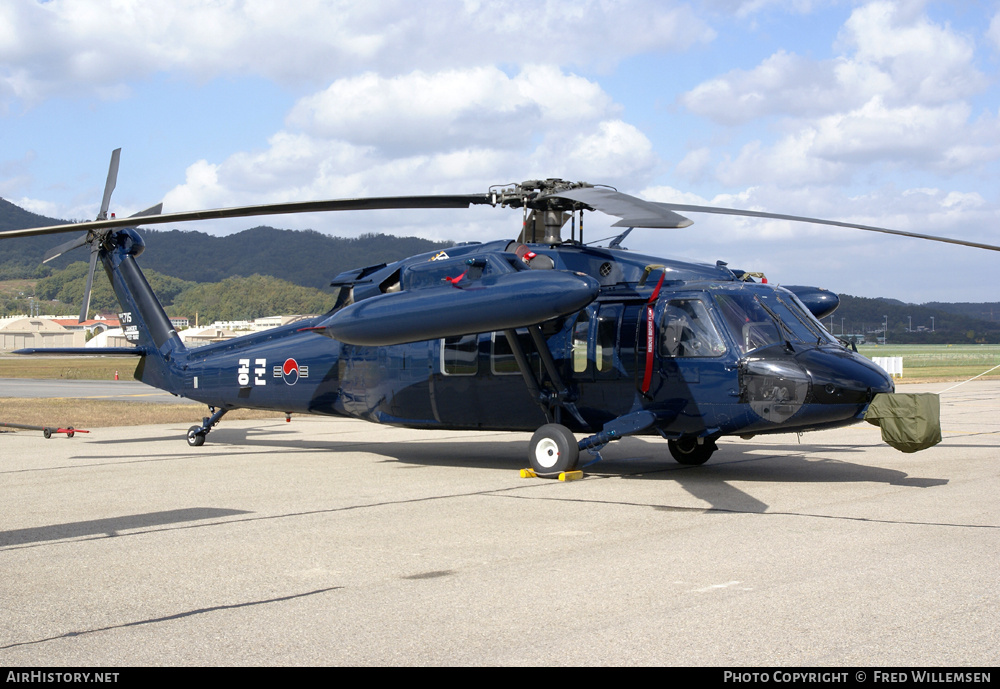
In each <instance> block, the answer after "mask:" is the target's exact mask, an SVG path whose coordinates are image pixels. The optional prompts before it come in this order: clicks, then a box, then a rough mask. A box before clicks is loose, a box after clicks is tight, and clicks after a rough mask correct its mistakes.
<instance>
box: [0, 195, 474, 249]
mask: <svg viewBox="0 0 1000 689" xmlns="http://www.w3.org/2000/svg"><path fill="white" fill-rule="evenodd" d="M472 205H492V200H491V197H490V195H489V194H466V195H452V196H383V197H373V198H367V199H330V200H327V201H300V202H293V203H270V204H264V205H260V206H236V207H234V208H217V209H214V210H206V211H184V212H181V213H166V214H164V215H153V216H141V217H140V218H139V221H138V222H137V221H136V217H135V216H133V217H130V218H114V219H111V220H94V221H90V222H81V223H71V224H66V225H49V226H48V227H29V228H25V229H23V230H7V231H4V232H0V239H3V238H6V237H31V236H34V235H42V234H57V233H59V232H75V231H78V230H108V229H114V228H117V227H136V226H139V225H164V224H167V223H172V222H189V221H192V220H220V219H223V218H245V217H252V216H255V215H284V214H290V213H316V212H327V211H367V210H416V209H422V208H468V207H469V206H472Z"/></svg>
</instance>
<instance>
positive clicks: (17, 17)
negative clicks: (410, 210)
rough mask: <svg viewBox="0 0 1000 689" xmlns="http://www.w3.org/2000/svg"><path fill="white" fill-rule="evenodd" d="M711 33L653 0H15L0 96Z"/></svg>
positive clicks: (389, 65)
mask: <svg viewBox="0 0 1000 689" xmlns="http://www.w3.org/2000/svg"><path fill="white" fill-rule="evenodd" d="M713 37H714V32H713V31H712V30H711V29H710V28H709V27H708V26H707V25H706V24H705V22H703V21H702V20H701V19H700V18H699V17H698V16H697V15H696V14H695V12H694V11H693V10H692V9H691V8H690V7H689V6H687V5H686V4H682V3H671V2H668V3H664V2H658V1H654V0H620V1H619V2H605V1H604V0H575V1H574V2H569V1H567V0H544V1H542V2H537V1H532V0H508V1H507V2H503V3H478V2H462V1H461V0H427V1H425V2H421V3H413V2H404V1H403V0H381V1H375V0H372V1H371V2H366V3H358V2H345V1H341V2H330V1H325V0H298V1H297V2H295V3H291V4H288V3H277V2H273V1H271V0H230V1H227V2H205V1H204V0H115V1H114V2H107V0H51V1H50V2H46V3H39V2H37V1H36V0H7V1H6V2H4V3H3V4H2V5H0V99H2V101H8V102H9V101H10V100H11V99H17V100H20V101H24V102H27V103H29V104H30V103H33V102H37V101H38V100H40V99H43V98H46V97H49V96H51V95H55V94H58V95H61V96H70V97H80V96H84V97H89V96H98V97H104V96H107V95H109V94H111V95H114V96H116V97H120V96H121V95H123V94H125V93H127V91H128V87H127V84H128V83H129V81H131V80H134V79H140V78H148V77H150V76H151V75H153V74H156V73H164V72H167V71H170V72H173V73H175V74H179V75H185V76H186V77H187V78H189V79H193V80H196V81H207V80H209V79H212V78H215V77H217V76H220V75H257V76H262V77H264V78H267V79H271V80H275V81H278V82H280V83H283V84H300V85H301V84H306V85H314V86H315V85H317V84H323V83H329V82H331V81H333V80H335V79H337V78H338V77H341V76H343V75H346V74H355V73H358V72H360V71H367V70H374V71H376V72H378V73H381V74H401V73H411V72H412V71H414V70H416V69H423V70H426V71H430V72H439V71H442V70H444V69H447V68H448V67H449V66H453V65H456V64H460V65H466V66H474V65H488V64H496V63H508V64H509V63H519V64H524V63H532V62H537V63H553V62H558V63H560V64H578V65H591V66H594V65H597V66H601V65H613V64H616V63H617V62H618V61H619V60H621V59H623V58H625V57H628V56H630V55H636V54H639V53H644V52H659V51H662V52H670V51H677V50H684V49H686V48H687V47H689V46H691V45H692V44H694V43H698V42H707V41H711V40H712V39H713Z"/></svg>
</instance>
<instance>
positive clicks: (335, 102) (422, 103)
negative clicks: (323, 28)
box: [165, 66, 657, 210]
mask: <svg viewBox="0 0 1000 689" xmlns="http://www.w3.org/2000/svg"><path fill="white" fill-rule="evenodd" d="M620 110H621V108H620V107H619V106H618V105H617V104H615V103H614V102H613V100H612V99H611V98H610V97H609V96H608V95H607V94H606V93H605V92H604V91H603V90H602V89H601V88H600V87H599V86H598V85H597V84H595V83H593V82H591V81H588V80H586V79H582V78H581V77H578V76H575V75H572V74H565V73H563V72H561V71H560V70H559V69H557V68H555V67H551V66H531V67H527V68H525V69H524V70H523V71H521V72H520V73H518V74H516V75H514V76H507V75H506V74H505V73H504V72H502V71H500V70H498V69H495V68H477V67H472V68H468V69H464V70H447V71H443V72H439V73H426V72H413V73H411V74H407V75H403V76H400V77H395V78H383V77H380V76H378V75H376V74H365V75H362V76H359V77H355V78H350V79H343V80H338V81H337V82H335V83H333V84H332V85H331V86H330V87H328V88H327V89H324V90H323V91H321V92H318V93H316V94H312V95H310V96H307V97H305V98H303V99H301V100H300V101H299V102H298V103H297V104H296V105H295V106H294V107H293V108H292V110H291V112H290V114H289V115H288V117H287V118H286V125H287V127H286V129H285V130H284V131H281V132H278V133H277V134H275V135H274V136H272V137H271V138H270V140H269V142H268V147H267V148H266V149H265V150H262V151H258V152H241V153H236V154H233V155H231V156H229V157H228V158H227V159H226V160H224V161H222V162H218V163H209V162H207V161H200V162H198V163H195V164H194V165H192V166H191V167H190V168H189V169H188V172H187V179H186V180H185V183H184V184H183V185H180V186H178V187H176V188H175V189H173V190H172V191H171V192H170V193H169V194H168V195H167V197H166V199H165V203H166V205H167V206H169V207H170V208H173V209H178V210H179V209H184V208H206V207H219V206H229V205H241V204H252V203H261V202H263V200H262V199H261V196H266V200H267V201H273V202H279V201H290V200H302V199H314V198H346V197H355V196H369V195H400V194H419V193H471V192H474V191H486V189H487V188H488V187H489V186H490V185H492V184H497V183H509V182H514V181H521V180H523V179H529V178H537V177H542V178H544V177H558V176H562V177H566V178H572V179H585V180H588V181H592V182H601V183H609V184H616V185H622V186H629V185H633V184H636V183H638V182H639V181H640V180H644V179H646V178H647V177H648V175H649V173H650V171H651V170H652V168H653V167H654V166H655V164H656V162H657V158H656V155H655V154H654V152H653V147H652V144H651V142H650V141H649V139H648V138H647V137H646V136H645V135H644V134H643V133H642V132H640V131H639V130H638V129H637V128H636V127H634V126H633V125H631V124H629V123H627V122H624V121H623V120H622V119H621V118H620V117H618V114H619V112H620Z"/></svg>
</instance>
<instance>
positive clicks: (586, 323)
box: [573, 311, 590, 373]
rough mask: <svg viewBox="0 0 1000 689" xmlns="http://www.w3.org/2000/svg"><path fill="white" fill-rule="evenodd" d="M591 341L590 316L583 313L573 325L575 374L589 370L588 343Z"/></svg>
mask: <svg viewBox="0 0 1000 689" xmlns="http://www.w3.org/2000/svg"><path fill="white" fill-rule="evenodd" d="M589 339H590V314H588V313H587V312H586V311H581V312H580V315H579V316H577V318H576V323H574V324H573V373H583V372H584V371H586V370H587V343H588V340H589Z"/></svg>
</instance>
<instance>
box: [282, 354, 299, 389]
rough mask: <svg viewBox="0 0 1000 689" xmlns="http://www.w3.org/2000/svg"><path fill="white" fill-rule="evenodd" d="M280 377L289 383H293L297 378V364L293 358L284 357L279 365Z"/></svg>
mask: <svg viewBox="0 0 1000 689" xmlns="http://www.w3.org/2000/svg"><path fill="white" fill-rule="evenodd" d="M281 377H282V378H284V380H285V382H286V383H288V384H289V385H295V383H297V382H298V380H299V364H298V362H297V361H295V359H285V363H284V365H283V366H282V367H281Z"/></svg>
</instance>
